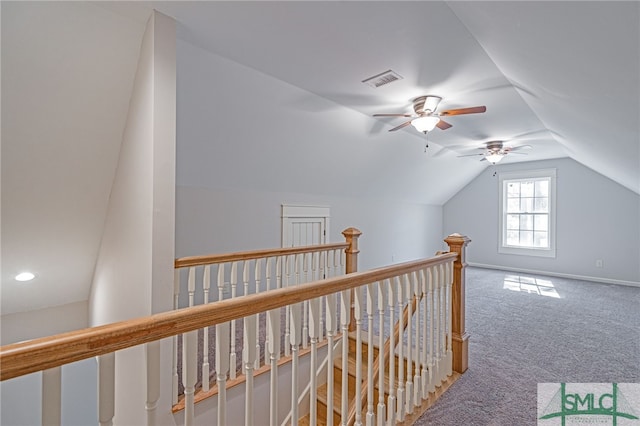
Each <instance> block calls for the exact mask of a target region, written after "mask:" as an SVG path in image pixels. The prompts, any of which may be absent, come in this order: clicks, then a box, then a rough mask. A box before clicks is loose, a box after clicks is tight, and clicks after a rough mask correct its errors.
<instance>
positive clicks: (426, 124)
mask: <svg viewBox="0 0 640 426" xmlns="http://www.w3.org/2000/svg"><path fill="white" fill-rule="evenodd" d="M438 122H440V118H439V117H436V116H434V115H425V116H423V117H418V118H416V119H413V120H411V125H412V126H413V127H415V128H416V130H417V131H419V132H423V133H427V132H430V131H432V130H433V129H434V128H435V127H436V125H437V124H438Z"/></svg>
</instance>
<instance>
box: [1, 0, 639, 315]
mask: <svg viewBox="0 0 640 426" xmlns="http://www.w3.org/2000/svg"><path fill="white" fill-rule="evenodd" d="M1 7H2V274H3V275H2V313H3V314H5V313H9V312H16V311H21V310H28V309H36V308H41V307H44V306H51V305H57V304H62V303H69V302H72V301H77V300H83V299H86V297H87V295H88V292H89V285H90V282H91V274H92V271H93V266H94V263H95V256H96V253H97V250H98V246H99V243H100V236H101V232H102V227H103V223H104V217H105V213H106V208H107V203H108V197H109V191H110V187H111V183H112V180H113V176H114V171H115V167H116V162H117V154H118V149H119V144H120V140H121V136H122V131H123V128H124V120H125V117H126V113H127V108H128V100H129V97H130V95H131V85H132V81H133V76H134V73H135V64H136V60H137V54H138V51H139V47H140V40H141V37H142V32H143V30H144V21H145V19H146V17H148V16H149V14H150V11H151V8H152V7H155V8H156V9H157V10H159V11H160V12H162V13H165V14H166V15H169V16H172V17H174V18H176V20H177V21H178V36H179V38H181V40H182V42H183V43H186V44H188V45H189V46H197V47H198V48H202V49H205V50H206V51H208V52H210V54H211V55H214V56H215V57H216V58H220V60H225V61H229V63H235V64H236V65H234V66H237V67H245V68H246V70H250V71H251V72H253V73H254V74H256V75H258V74H259V75H262V76H264V79H265V81H266V79H272V80H274V81H275V80H277V81H279V82H280V83H279V84H280V86H281V87H283V88H284V87H285V86H286V87H287V89H286V93H284V92H283V93H282V96H281V97H279V98H278V99H277V100H278V101H282V102H283V104H282V105H275V104H274V108H273V110H270V111H269V113H271V114H274V111H276V112H278V114H279V115H277V117H273V116H269V115H268V114H267V112H265V113H264V115H260V112H261V111H260V110H259V109H258V110H250V111H249V112H251V113H252V114H257V118H258V120H259V122H260V124H263V125H264V126H265V127H263V128H262V129H261V130H262V131H263V132H280V133H278V134H282V133H286V132H287V131H291V132H295V133H291V134H292V135H295V138H296V139H297V140H300V139H303V140H307V139H308V140H307V143H309V144H313V146H314V149H315V150H317V151H318V152H320V149H319V148H320V147H323V148H325V149H326V151H333V150H336V149H338V147H339V148H340V150H341V153H342V154H343V155H344V156H347V157H350V158H356V159H358V160H359V161H360V163H359V164H358V176H357V179H358V182H359V185H361V186H360V187H357V188H352V190H353V191H354V192H359V190H361V189H363V188H365V187H366V188H367V191H368V192H366V195H368V196H373V195H375V196H377V197H380V198H382V197H387V198H398V197H400V198H402V199H405V200H409V201H413V202H420V203H431V204H441V203H443V202H445V201H446V200H447V199H449V198H450V197H451V196H452V195H454V194H455V192H456V191H457V190H458V189H459V188H461V187H462V186H464V185H465V183H467V182H469V181H470V180H471V179H473V178H474V177H475V176H476V175H477V174H478V173H479V172H480V171H481V170H482V169H483V168H484V167H485V165H484V164H483V163H480V162H479V161H478V159H477V158H457V155H460V154H462V153H467V152H470V151H474V150H476V149H477V147H478V146H480V144H481V143H482V142H485V141H489V140H494V139H504V140H511V139H513V138H518V137H519V139H516V142H518V141H519V142H522V143H528V144H530V145H532V146H533V148H532V149H531V150H530V151H529V152H528V154H529V155H528V156H515V155H514V156H508V157H507V158H505V160H504V161H505V162H511V161H526V160H536V159H545V158H557V157H564V156H571V157H572V158H574V159H575V160H577V161H579V162H581V163H582V164H584V165H586V166H588V167H590V168H592V169H593V170H595V171H597V172H599V173H601V174H603V175H605V176H607V177H608V178H610V179H613V180H614V181H616V182H618V183H620V184H621V185H624V186H625V187H627V188H629V189H631V190H633V191H635V192H636V193H640V143H639V133H640V130H639V127H640V124H639V121H640V108H639V99H640V83H639V79H640V69H639V63H640V60H639V56H640V48H639V43H640V41H639V40H640V34H639V27H640V16H639V14H640V3H638V2H610V1H606V2H604V1H603V2H579V1H575V2H574V1H571V2H520V1H517V2H482V1H478V2H475V1H474V2H438V1H424V2H421V1H410V2H398V1H382V2H380V1H374V2H366V1H363V2H361V1H354V2H349V1H346V2H343V1H340V2H304V1H303V2H268V1H258V2H234V1H229V2H188V1H187V2H185V1H182V2H154V3H153V4H151V3H144V2H106V3H99V4H98V3H88V2H69V3H65V2H42V3H39V2H33V3H32V2H16V3H12V2H5V1H3V2H2V4H1ZM194 48H195V47H194ZM388 69H392V70H394V71H395V72H397V73H399V74H400V75H401V76H402V77H403V79H402V80H400V81H397V82H395V83H392V84H389V85H387V86H383V87H381V88H379V89H373V88H371V87H369V86H366V85H364V84H362V83H361V81H362V80H364V79H366V78H367V77H370V76H372V75H374V74H377V73H380V72H383V71H386V70H388ZM276 86H277V85H276V84H273V85H272V87H276ZM178 89H179V90H180V87H179V88H178ZM237 90H238V92H237V98H233V99H240V100H244V102H236V103H235V104H234V105H236V104H237V105H236V106H238V108H231V106H232V105H221V106H220V107H219V109H220V110H225V107H226V106H228V107H229V108H227V109H228V114H227V115H222V116H217V117H207V120H209V119H211V120H214V119H215V120H219V122H220V123H225V125H227V126H228V128H229V129H231V130H230V131H229V136H230V137H231V138H233V137H234V135H235V137H237V138H240V137H243V138H244V137H245V136H247V137H246V138H245V139H243V140H251V138H249V136H251V134H250V133H242V132H247V130H246V129H244V128H243V126H241V125H240V126H233V124H234V123H236V122H239V123H240V124H241V123H242V120H243V119H244V118H245V117H246V116H247V114H246V113H247V110H245V109H242V107H241V106H242V105H247V104H250V101H248V102H247V101H246V100H247V99H251V93H247V92H246V90H245V91H244V92H243V91H242V85H241V84H238V89H237ZM425 94H436V95H440V96H442V97H443V98H444V99H443V101H442V103H441V107H440V108H441V109H450V108H458V107H464V106H475V105H486V106H487V112H486V113H485V114H478V115H474V116H464V117H451V118H450V119H448V121H450V122H451V124H453V128H451V129H449V130H447V131H439V130H435V131H434V132H430V134H429V135H428V136H429V145H430V147H429V149H428V150H427V152H426V153H425V152H424V146H425V141H424V136H423V135H421V134H419V133H417V132H416V131H415V130H414V129H412V128H411V127H408V128H406V129H403V130H400V131H398V132H394V133H388V132H387V130H388V129H390V128H391V127H393V126H394V125H396V124H399V122H398V120H396V119H379V120H378V119H374V118H372V117H371V115H372V114H374V113H378V112H396V111H397V112H409V111H410V103H411V100H412V99H413V98H415V97H417V96H420V95H425ZM233 95H234V94H233V93H230V96H233ZM285 95H286V96H285ZM180 96H181V94H180V93H179V94H178V99H179V100H180ZM267 101H268V100H265V99H261V100H260V105H261V106H266V105H267V103H268V102H267ZM271 101H273V100H271ZM285 103H286V105H285ZM287 109H288V110H289V111H292V112H291V113H287V112H286V110H287ZM280 112H282V114H280ZM289 114H290V115H289ZM290 118H292V119H295V118H299V121H296V122H295V124H293V125H292V126H293V127H292V128H291V129H286V128H285V129H283V128H280V127H278V128H277V127H275V126H276V124H274V123H276V122H279V123H282V122H287V120H288V119H290ZM244 127H246V126H244ZM236 132H237V133H236ZM338 136H339V137H338ZM292 138H293V137H292ZM202 139H203V140H205V139H206V138H202ZM253 139H255V138H253ZM336 139H340V140H341V144H337V142H336V141H335V140H336ZM257 142H259V141H256V143H257ZM190 143H194V142H193V141H185V140H178V150H179V153H178V154H179V157H180V150H181V149H185V148H186V147H188V148H195V146H194V145H189V144H190ZM323 143H324V144H325V145H321V144H323ZM302 146H303V147H304V145H302ZM228 148H229V147H228ZM199 149H203V150H205V151H203V152H206V150H207V149H212V148H211V147H210V146H208V147H202V146H201V147H200V148H199ZM229 149H230V148H229ZM248 149H250V148H248ZM298 151H300V152H303V151H305V149H302V148H300V149H299V150H298ZM259 152H261V153H264V154H265V155H269V153H270V151H269V150H262V151H259ZM314 152H315V151H314ZM476 152H477V151H476ZM323 155H324V154H323ZM182 158H184V156H183V157H182ZM264 160H265V162H268V161H273V162H277V161H282V160H281V159H277V158H265V159H264ZM333 171H335V173H336V175H337V177H335V179H336V180H339V179H340V178H341V176H349V170H348V169H347V168H345V167H335V168H334V169H333ZM178 172H179V173H180V169H179V170H178ZM259 176H260V177H261V179H260V185H261V186H262V187H263V188H262V187H261V189H266V190H268V189H277V187H278V186H279V182H280V181H278V180H277V179H279V177H278V176H277V175H273V176H274V177H273V179H271V180H270V179H269V178H270V176H272V175H270V174H268V173H262V174H259ZM451 176H454V177H455V178H454V179H452V178H451ZM179 177H180V176H179ZM207 177H208V178H210V177H211V176H207ZM185 179H186V178H185ZM305 179H307V182H305ZM309 179H312V176H310V173H307V174H306V175H305V174H303V175H301V177H300V179H299V180H300V182H301V183H300V184H302V183H308V182H310V180H309ZM179 182H180V181H179ZM247 182H248V181H247ZM187 183H190V182H187ZM247 184H249V183H247ZM291 185H292V186H291V188H288V189H289V190H292V191H295V190H297V189H298V188H297V187H295V186H294V184H293V183H292V184H291ZM326 188H331V186H329V185H326V186H324V187H323V189H326ZM337 190H338V189H336V191H337ZM347 195H348V194H347ZM27 258H28V259H36V260H34V261H33V262H31V263H29V262H25V259H27ZM69 259H72V260H69ZM35 262H37V263H38V265H41V266H37V267H38V269H39V270H40V271H41V272H42V274H43V277H44V276H45V275H46V277H47V280H46V282H44V281H45V280H43V282H41V283H40V284H39V287H38V289H37V290H36V291H35V292H34V291H33V290H32V289H29V288H27V287H24V288H19V287H15V286H14V285H13V281H12V274H13V273H15V272H18V271H17V270H16V268H21V267H23V266H25V265H26V266H30V264H33V263H35ZM70 264H71V265H73V267H69V265H70ZM8 283H11V285H8Z"/></svg>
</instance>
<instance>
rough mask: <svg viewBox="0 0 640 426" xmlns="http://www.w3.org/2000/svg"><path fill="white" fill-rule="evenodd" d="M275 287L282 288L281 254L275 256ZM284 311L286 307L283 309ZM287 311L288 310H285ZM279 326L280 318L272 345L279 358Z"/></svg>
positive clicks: (280, 325)
mask: <svg viewBox="0 0 640 426" xmlns="http://www.w3.org/2000/svg"><path fill="white" fill-rule="evenodd" d="M276 288H282V256H278V257H277V258H276ZM285 311H286V309H285ZM286 312H288V311H286ZM278 318H280V315H278ZM280 327H282V324H280V320H278V329H277V330H274V333H276V335H277V336H278V344H277V345H275V343H274V347H275V349H276V358H277V359H280V355H281V349H280ZM285 342H287V340H285ZM284 346H287V344H286V343H285V345H284Z"/></svg>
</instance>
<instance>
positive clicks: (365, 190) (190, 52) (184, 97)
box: [176, 40, 444, 269]
mask: <svg viewBox="0 0 640 426" xmlns="http://www.w3.org/2000/svg"><path fill="white" fill-rule="evenodd" d="M177 57H178V73H177V74H178V123H177V130H178V141H177V170H176V173H177V184H178V186H177V203H176V255H177V256H179V257H180V256H187V255H197V254H203V253H212V252H216V253H220V252H226V251H236V250H250V249H257V248H269V247H277V246H279V245H280V243H281V242H280V205H281V204H305V203H311V204H315V205H326V206H329V207H330V208H331V226H330V231H331V235H330V240H331V241H342V240H343V237H342V235H341V234H340V232H341V231H342V230H343V229H345V228H347V227H349V226H355V227H357V228H359V229H360V230H361V231H363V233H364V235H363V236H362V238H361V261H360V265H359V266H360V268H361V269H366V268H370V267H373V266H381V265H385V264H389V263H391V262H392V257H393V259H394V260H395V261H401V260H408V259H415V258H419V257H424V256H431V255H433V254H434V252H435V251H437V250H439V249H441V248H442V247H443V246H442V244H443V243H442V239H443V237H444V235H443V233H442V215H441V210H442V209H441V207H440V206H433V205H426V204H423V203H421V202H420V201H417V200H420V199H425V198H427V199H428V198H429V197H428V196H425V195H424V192H425V190H424V189H423V188H421V189H419V190H417V191H414V190H413V189H414V186H413V185H414V184H415V182H419V181H420V180H421V179H420V176H421V175H420V174H419V173H417V172H416V171H415V170H414V168H415V167H418V168H420V169H423V168H424V167H427V165H426V163H422V162H423V161H425V160H426V157H425V155H424V153H423V147H424V146H423V145H421V143H420V142H419V141H418V142H417V143H416V146H415V148H416V151H415V155H412V156H411V158H410V159H407V160H406V161H405V162H403V163H402V164H398V162H399V161H400V157H398V155H399V153H400V152H405V153H406V151H403V149H404V148H406V146H407V145H403V144H404V143H407V140H403V138H402V135H399V137H395V138H394V137H393V136H398V135H393V134H391V135H386V134H385V133H387V132H381V133H382V134H381V135H380V136H379V137H371V135H370V130H371V126H372V125H374V122H375V120H372V119H371V118H370V117H366V116H364V115H362V114H360V113H356V112H355V111H352V110H350V109H347V108H344V107H339V106H338V105H336V104H333V103H331V102H329V101H327V100H325V99H323V98H320V97H318V96H316V95H313V94H312V93H309V92H306V91H304V90H301V89H299V88H297V87H294V86H292V85H290V84H287V83H284V82H282V81H280V80H277V79H274V78H272V77H270V76H268V75H265V74H262V73H260V72H257V71H255V70H253V69H250V68H248V67H245V66H242V65H240V64H237V63H235V62H232V61H230V60H227V59H225V58H222V57H220V56H218V55H215V54H213V53H210V52H208V51H205V50H202V49H200V48H198V47H196V46H193V45H191V44H189V43H187V42H185V41H182V40H178V43H177ZM354 126H355V127H357V128H361V129H362V132H361V133H358V132H354ZM354 135H355V136H354ZM409 139H411V141H410V142H411V143H414V142H415V141H414V140H413V139H414V138H413V137H410V138H409ZM417 163H420V164H419V165H418V164H417ZM403 165H404V166H406V167H403ZM371 170H374V171H375V173H374V174H373V175H372V174H371ZM412 170H413V171H412ZM404 173H409V174H413V175H414V177H415V179H409V180H407V177H406V176H404ZM399 175H403V176H402V177H400V176H399ZM407 181H410V182H411V185H412V186H411V192H412V196H408V195H407V194H406V192H407V191H408V186H407V185H406V184H403V182H405V183H406V182H407ZM431 183H432V182H430V184H431ZM383 189H384V190H383Z"/></svg>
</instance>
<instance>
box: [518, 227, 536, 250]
mask: <svg viewBox="0 0 640 426" xmlns="http://www.w3.org/2000/svg"><path fill="white" fill-rule="evenodd" d="M520 245H521V246H529V247H531V246H532V245H533V231H520Z"/></svg>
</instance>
